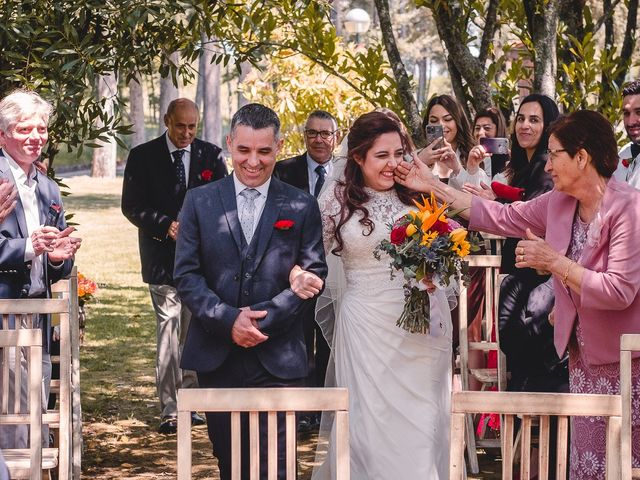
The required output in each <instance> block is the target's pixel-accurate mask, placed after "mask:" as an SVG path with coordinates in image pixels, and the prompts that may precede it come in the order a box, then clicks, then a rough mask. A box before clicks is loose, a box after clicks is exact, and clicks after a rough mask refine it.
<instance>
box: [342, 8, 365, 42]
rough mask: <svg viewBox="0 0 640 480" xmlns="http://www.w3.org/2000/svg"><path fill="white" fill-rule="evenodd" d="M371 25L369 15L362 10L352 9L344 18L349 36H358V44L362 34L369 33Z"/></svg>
mask: <svg viewBox="0 0 640 480" xmlns="http://www.w3.org/2000/svg"><path fill="white" fill-rule="evenodd" d="M370 25H371V18H370V17H369V14H368V13H367V12H366V11H365V10H363V9H361V8H352V9H351V10H349V11H348V12H347V15H346V16H345V17H344V28H345V30H346V31H347V33H348V34H349V35H354V34H355V36H356V44H359V43H360V34H361V33H367V30H369V26H370Z"/></svg>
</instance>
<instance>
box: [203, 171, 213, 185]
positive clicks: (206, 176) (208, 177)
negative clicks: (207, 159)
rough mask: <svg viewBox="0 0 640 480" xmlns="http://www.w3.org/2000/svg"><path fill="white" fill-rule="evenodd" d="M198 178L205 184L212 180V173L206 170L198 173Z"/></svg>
mask: <svg viewBox="0 0 640 480" xmlns="http://www.w3.org/2000/svg"><path fill="white" fill-rule="evenodd" d="M200 178H202V180H204V181H205V182H208V181H209V180H211V179H212V178H213V172H212V171H211V170H209V169H208V168H207V169H206V170H203V171H202V173H200Z"/></svg>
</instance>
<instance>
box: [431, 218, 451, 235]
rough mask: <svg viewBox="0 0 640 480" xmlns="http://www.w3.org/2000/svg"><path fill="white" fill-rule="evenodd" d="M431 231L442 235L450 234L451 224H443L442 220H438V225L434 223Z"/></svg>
mask: <svg viewBox="0 0 640 480" xmlns="http://www.w3.org/2000/svg"><path fill="white" fill-rule="evenodd" d="M449 221H451V220H449ZM429 230H431V231H436V232H438V233H441V234H445V233H449V232H450V231H451V230H450V229H449V224H447V223H445V222H441V221H440V220H436V223H434V224H433V225H432V226H431V228H430V229H429Z"/></svg>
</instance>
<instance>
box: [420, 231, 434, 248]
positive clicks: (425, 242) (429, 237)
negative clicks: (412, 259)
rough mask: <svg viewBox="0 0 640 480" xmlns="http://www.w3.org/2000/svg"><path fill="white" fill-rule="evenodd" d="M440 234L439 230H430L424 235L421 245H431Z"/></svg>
mask: <svg viewBox="0 0 640 480" xmlns="http://www.w3.org/2000/svg"><path fill="white" fill-rule="evenodd" d="M437 236H438V232H429V233H425V234H424V235H422V241H421V242H420V245H421V246H426V247H430V246H431V242H433V241H434V240H435V239H436V237H437Z"/></svg>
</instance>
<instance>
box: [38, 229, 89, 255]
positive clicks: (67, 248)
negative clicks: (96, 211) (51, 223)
mask: <svg viewBox="0 0 640 480" xmlns="http://www.w3.org/2000/svg"><path fill="white" fill-rule="evenodd" d="M45 228H46V227H45ZM75 230H76V229H75V228H74V227H67V228H65V229H64V230H63V231H62V232H60V234H59V235H58V238H56V240H55V242H54V244H53V249H52V250H51V251H50V252H49V261H50V262H52V263H60V262H64V261H65V260H67V259H69V258H71V257H73V256H74V255H75V254H76V252H77V251H78V249H79V248H80V245H81V243H82V239H81V238H78V237H71V236H70V235H71V233H73V232H75Z"/></svg>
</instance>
